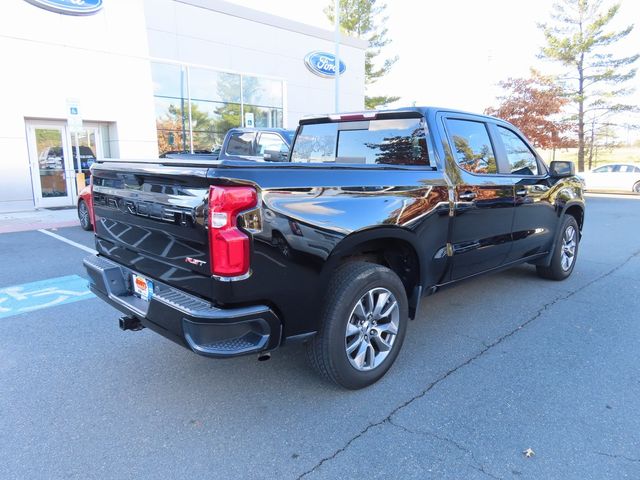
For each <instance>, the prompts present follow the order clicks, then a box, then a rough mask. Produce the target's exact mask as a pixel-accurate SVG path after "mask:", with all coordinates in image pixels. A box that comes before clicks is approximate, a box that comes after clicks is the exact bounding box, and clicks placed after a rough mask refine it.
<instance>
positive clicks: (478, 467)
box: [388, 419, 502, 480]
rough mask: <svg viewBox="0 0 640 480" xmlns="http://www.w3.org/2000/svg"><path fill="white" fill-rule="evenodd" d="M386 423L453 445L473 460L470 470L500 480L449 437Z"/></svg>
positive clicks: (471, 452)
mask: <svg viewBox="0 0 640 480" xmlns="http://www.w3.org/2000/svg"><path fill="white" fill-rule="evenodd" d="M388 423H389V424H390V425H393V426H394V427H396V428H399V429H401V430H404V431H405V432H407V433H411V434H414V435H421V436H424V437H432V438H435V439H436V440H440V441H441V442H445V443H448V444H450V445H453V446H454V447H455V448H457V449H458V450H460V451H461V452H462V453H465V454H467V455H469V456H470V457H471V460H473V463H474V464H475V465H469V466H470V467H471V468H473V469H474V470H477V471H478V472H481V473H484V474H485V475H486V476H488V477H491V478H494V479H496V480H502V478H501V477H498V476H496V475H494V474H493V473H491V472H487V471H486V470H485V466H484V464H483V463H482V462H480V461H479V460H478V459H477V458H476V456H475V454H474V453H473V451H472V450H470V449H469V448H467V447H465V446H464V445H462V444H461V443H459V442H457V441H456V440H453V439H451V438H449V437H445V436H442V435H438V434H436V433H433V432H431V431H428V430H427V431H424V430H411V429H410V428H407V427H405V426H404V425H400V424H399V423H395V422H394V421H393V420H392V419H389V421H388Z"/></svg>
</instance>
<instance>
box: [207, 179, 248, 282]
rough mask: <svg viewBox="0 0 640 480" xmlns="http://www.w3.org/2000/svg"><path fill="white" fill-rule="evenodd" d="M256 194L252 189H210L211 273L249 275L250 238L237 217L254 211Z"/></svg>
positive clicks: (214, 187)
mask: <svg viewBox="0 0 640 480" xmlns="http://www.w3.org/2000/svg"><path fill="white" fill-rule="evenodd" d="M257 203H258V194H257V192H256V190H255V189H254V188H251V187H218V186H212V187H210V188H209V255H210V265H211V273H212V274H214V275H219V276H222V277H237V276H240V275H244V274H246V273H247V272H249V253H250V252H249V250H250V242H249V237H248V236H247V235H246V234H245V233H244V232H243V231H241V230H240V229H238V227H237V225H236V222H237V218H238V214H239V213H240V212H242V211H244V210H248V209H250V208H253V207H255V206H256V205H257Z"/></svg>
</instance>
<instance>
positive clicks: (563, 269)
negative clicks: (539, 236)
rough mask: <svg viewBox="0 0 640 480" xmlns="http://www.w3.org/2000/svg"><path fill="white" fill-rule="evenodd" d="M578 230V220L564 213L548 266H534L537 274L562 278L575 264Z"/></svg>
mask: <svg viewBox="0 0 640 480" xmlns="http://www.w3.org/2000/svg"><path fill="white" fill-rule="evenodd" d="M579 243H580V230H579V229H578V222H576V219H575V218H574V217H572V216H571V215H566V216H565V218H564V220H563V221H562V226H561V233H560V237H559V238H558V240H557V242H556V246H555V250H554V252H553V257H552V258H551V263H550V264H549V266H538V267H536V269H537V272H538V275H540V276H541V277H542V278H548V279H550V280H564V279H565V278H567V277H568V276H569V275H571V272H573V268H574V267H575V265H576V257H577V255H578V246H579Z"/></svg>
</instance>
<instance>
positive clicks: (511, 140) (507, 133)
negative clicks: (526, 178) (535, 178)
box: [498, 126, 538, 175]
mask: <svg viewBox="0 0 640 480" xmlns="http://www.w3.org/2000/svg"><path fill="white" fill-rule="evenodd" d="M498 132H500V137H501V138H502V143H503V145H504V149H505V150H506V152H507V159H508V160H509V168H510V173H511V174H512V175H538V161H537V160H536V156H535V155H534V154H533V152H532V151H531V149H529V147H528V146H527V144H526V143H524V142H523V141H522V139H521V138H520V137H518V135H516V134H515V133H514V132H512V131H511V130H508V129H506V128H504V127H501V126H498Z"/></svg>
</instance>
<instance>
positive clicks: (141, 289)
mask: <svg viewBox="0 0 640 480" xmlns="http://www.w3.org/2000/svg"><path fill="white" fill-rule="evenodd" d="M133 292H134V293H135V294H136V295H139V296H140V298H141V299H143V300H146V301H147V302H148V301H149V300H151V297H152V296H153V282H152V281H151V280H147V279H146V278H143V277H141V276H140V275H135V274H134V275H133Z"/></svg>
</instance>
